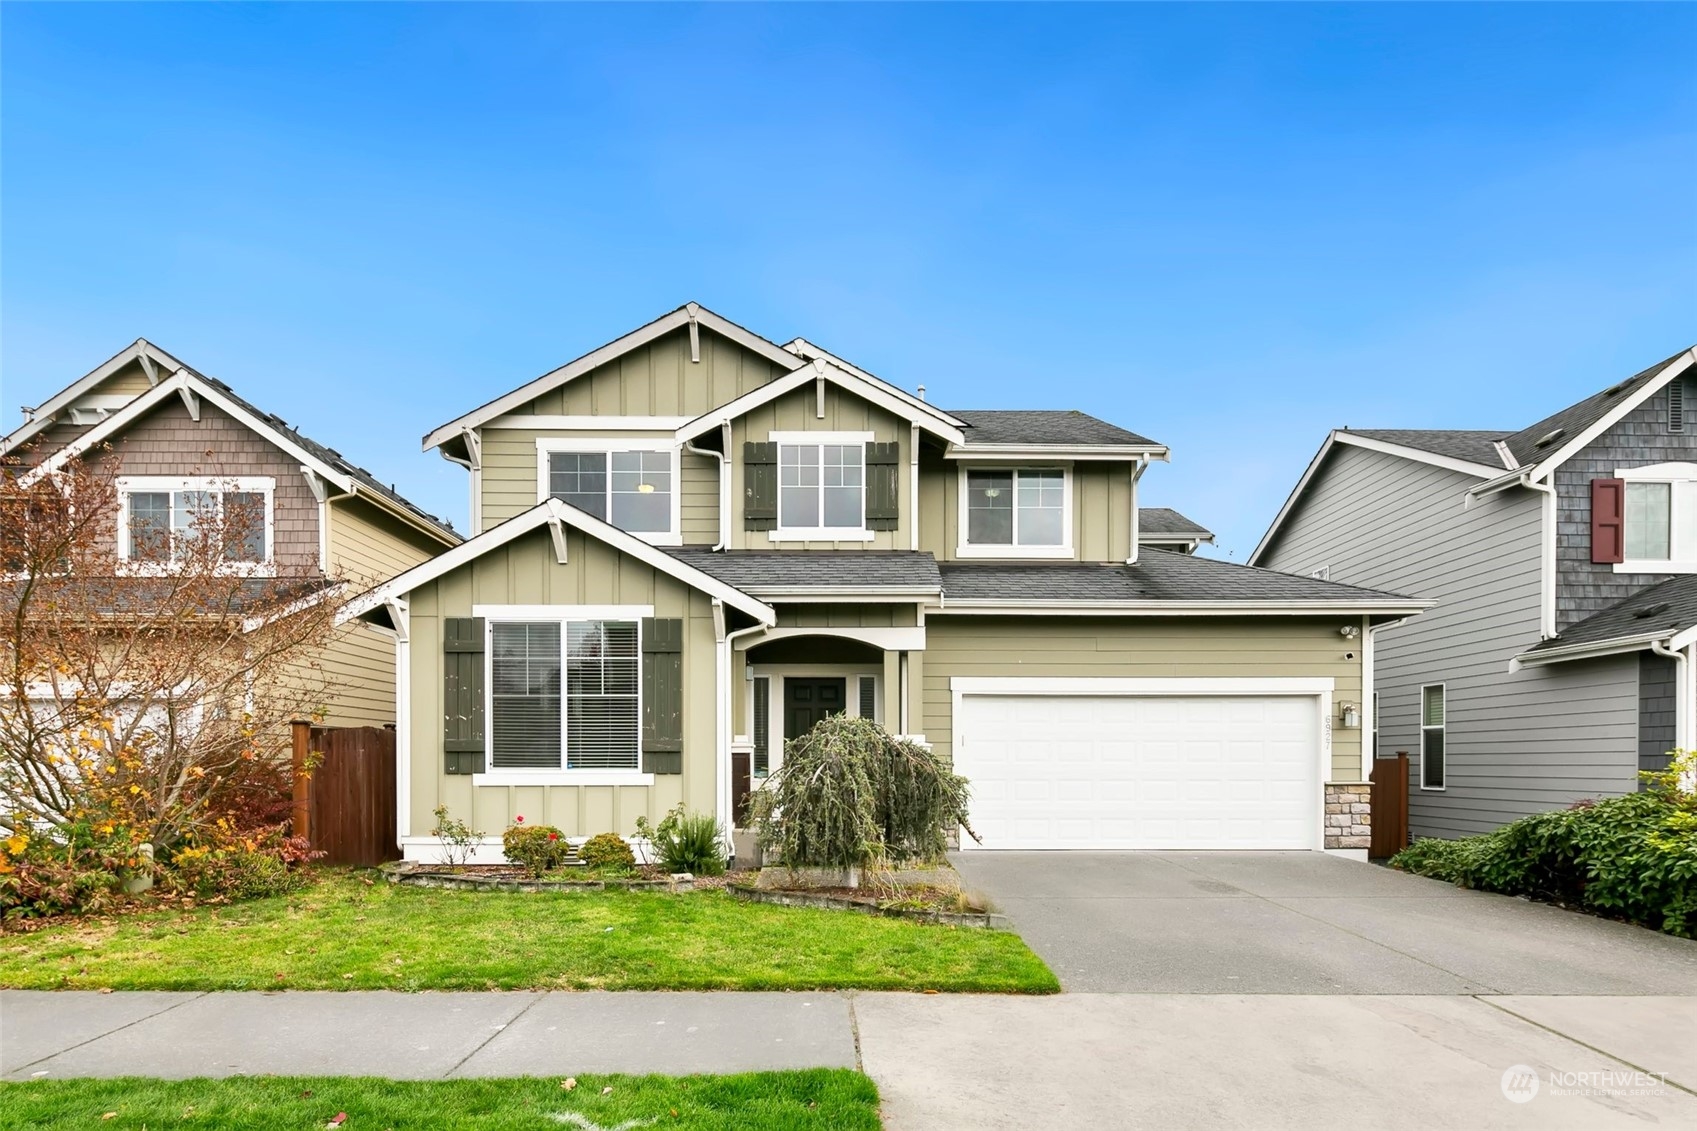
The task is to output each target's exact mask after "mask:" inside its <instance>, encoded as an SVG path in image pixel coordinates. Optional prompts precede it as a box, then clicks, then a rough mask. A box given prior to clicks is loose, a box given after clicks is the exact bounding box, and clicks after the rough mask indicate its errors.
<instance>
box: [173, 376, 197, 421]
mask: <svg viewBox="0 0 1697 1131" xmlns="http://www.w3.org/2000/svg"><path fill="white" fill-rule="evenodd" d="M178 372H181V370H179V371H178ZM177 392H178V393H179V394H180V395H181V396H182V398H183V407H184V408H186V409H188V410H189V419H190V420H193V421H194V422H195V423H196V424H199V423H200V397H199V396H197V395H196V394H195V391H194V390H193V389H191V388H189V386H188V383H187V382H184V383H183V384H181V385H179V386H177Z"/></svg>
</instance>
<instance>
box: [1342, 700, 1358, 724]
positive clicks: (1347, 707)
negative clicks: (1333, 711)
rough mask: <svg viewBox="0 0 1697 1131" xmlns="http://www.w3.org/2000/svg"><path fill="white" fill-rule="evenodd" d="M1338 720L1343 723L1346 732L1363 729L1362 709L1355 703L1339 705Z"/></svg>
mask: <svg viewBox="0 0 1697 1131" xmlns="http://www.w3.org/2000/svg"><path fill="white" fill-rule="evenodd" d="M1338 718H1339V719H1340V720H1342V722H1343V728H1344V729H1345V730H1359V729H1361V708H1360V707H1359V706H1358V705H1357V704H1354V703H1339V704H1338Z"/></svg>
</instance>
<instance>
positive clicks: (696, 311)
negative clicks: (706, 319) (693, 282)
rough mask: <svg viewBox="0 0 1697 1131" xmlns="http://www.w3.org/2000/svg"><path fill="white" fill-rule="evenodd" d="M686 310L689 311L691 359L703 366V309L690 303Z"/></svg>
mask: <svg viewBox="0 0 1697 1131" xmlns="http://www.w3.org/2000/svg"><path fill="white" fill-rule="evenodd" d="M684 309H686V310H688V311H689V359H690V361H692V362H694V363H695V364H697V365H700V364H701V317H700V315H701V307H700V305H699V304H697V303H693V302H692V303H689V304H688V305H687V306H686V307H685V308H684Z"/></svg>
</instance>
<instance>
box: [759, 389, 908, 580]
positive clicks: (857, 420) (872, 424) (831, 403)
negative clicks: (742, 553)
mask: <svg viewBox="0 0 1697 1131" xmlns="http://www.w3.org/2000/svg"><path fill="white" fill-rule="evenodd" d="M773 432H870V433H871V434H872V437H873V442H874V443H881V444H888V443H895V444H897V445H899V446H900V452H901V455H900V458H899V459H898V461H897V464H896V499H897V500H898V503H897V506H898V510H897V514H898V518H897V520H896V526H895V529H893V530H876V531H873V532H872V540H871V541H868V542H829V541H826V542H774V541H772V539H771V538H770V537H769V535H770V534H771V531H768V530H748V529H746V528H745V525H744V522H743V504H744V501H745V499H744V490H745V487H746V484H747V471H746V469H745V467H744V465H743V444H745V443H748V442H754V443H765V442H766V441H767V440H768V438H769V437H770V435H771V434H772V433H773ZM912 444H913V437H912V427H911V425H910V424H909V423H908V422H907V421H906V420H904V419H902V418H901V417H899V416H897V415H895V414H894V413H892V412H887V411H886V410H884V409H882V408H879V407H878V406H877V405H875V404H872V403H871V402H870V401H867V400H864V399H862V398H861V397H858V396H856V395H854V394H853V393H851V392H849V391H847V390H846V389H842V388H839V387H837V386H836V385H833V384H831V383H830V382H826V383H825V404H824V414H823V415H822V416H821V414H820V411H819V401H818V396H817V392H816V390H815V389H814V387H813V386H812V385H807V386H805V387H803V388H800V389H795V390H792V391H791V392H788V393H785V394H784V395H783V396H781V397H778V398H776V399H775V400H770V401H767V402H766V403H765V404H763V405H757V406H755V407H754V408H752V409H750V410H749V411H748V412H746V413H744V414H743V415H742V416H740V417H738V418H737V419H736V420H734V421H732V422H731V458H730V460H729V461H728V462H729V463H730V465H731V529H730V539H729V548H730V549H733V550H906V549H909V548H910V547H911V545H912V542H911V538H912V535H911V534H910V533H909V531H911V530H912V529H913V521H914V516H913V515H912V514H910V513H908V512H909V511H911V510H912V509H913V508H912V506H911V505H910V502H909V489H908V483H909V482H910V475H911V472H912V468H911V466H910V461H911V458H912V450H913V449H912Z"/></svg>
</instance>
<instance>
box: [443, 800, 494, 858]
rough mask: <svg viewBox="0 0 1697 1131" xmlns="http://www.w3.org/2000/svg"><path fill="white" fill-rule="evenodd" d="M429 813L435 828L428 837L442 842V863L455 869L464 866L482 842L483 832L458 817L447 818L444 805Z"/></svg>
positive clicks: (446, 809)
mask: <svg viewBox="0 0 1697 1131" xmlns="http://www.w3.org/2000/svg"><path fill="white" fill-rule="evenodd" d="M430 812H431V813H432V814H433V815H434V816H435V818H436V827H435V828H433V829H431V830H430V835H431V836H433V837H435V838H436V839H437V840H439V841H441V842H442V863H444V864H451V865H453V866H455V867H460V866H462V865H464V864H465V863H466V862H467V861H468V860H470V859H471V857H472V854H473V853H475V852H476V851H477V846H478V843H479V842H480V841H482V840H483V830H482V829H474V828H472V827H471V826H470V825H468V824H466V823H465V822H464V821H462V820H460V819H459V818H458V817H451V816H449V815H448V807H447V806H446V805H438V806H436V808H434V809H432V810H431V811H430ZM503 843H505V842H504V841H503Z"/></svg>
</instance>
